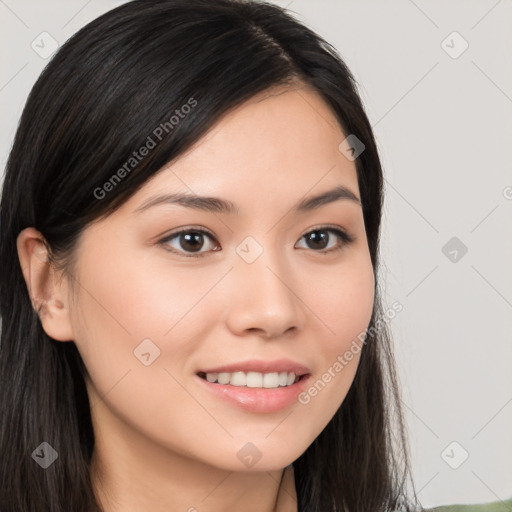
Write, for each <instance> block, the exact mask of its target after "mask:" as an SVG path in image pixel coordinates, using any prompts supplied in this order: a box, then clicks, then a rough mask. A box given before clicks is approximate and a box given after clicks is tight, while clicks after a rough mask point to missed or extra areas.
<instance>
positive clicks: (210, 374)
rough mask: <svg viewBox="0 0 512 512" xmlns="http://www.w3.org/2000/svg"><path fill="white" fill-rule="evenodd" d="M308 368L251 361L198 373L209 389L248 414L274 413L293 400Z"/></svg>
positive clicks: (285, 361)
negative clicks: (248, 412)
mask: <svg viewBox="0 0 512 512" xmlns="http://www.w3.org/2000/svg"><path fill="white" fill-rule="evenodd" d="M310 373H311V372H310V370H309V368H307V367H305V366H304V365H301V364H299V363H296V362H294V361H291V360H289V359H279V360H275V361H263V360H252V361H245V362H240V363H233V364H230V365H224V366H218V367H215V368H210V369H204V370H200V371H198V372H197V375H198V376H199V377H200V378H201V382H202V383H204V384H203V385H205V386H206V387H207V389H208V390H210V391H211V392H213V393H214V394H215V395H216V396H219V397H221V398H223V399H225V400H227V401H228V402H230V403H232V404H234V405H236V406H238V407H240V408H242V409H245V410H248V411H250V412H259V413H264V412H267V413H268V412H275V411H278V410H280V409H283V408H285V407H287V406H289V405H291V404H292V403H294V402H295V401H296V398H297V395H298V394H299V392H300V391H301V390H302V389H303V388H304V386H305V381H306V380H308V378H309V376H310Z"/></svg>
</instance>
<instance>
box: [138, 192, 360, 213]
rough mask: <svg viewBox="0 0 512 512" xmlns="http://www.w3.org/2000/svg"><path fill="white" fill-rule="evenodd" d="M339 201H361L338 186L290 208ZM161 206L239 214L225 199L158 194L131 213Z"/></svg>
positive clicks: (309, 208) (300, 210) (312, 207)
mask: <svg viewBox="0 0 512 512" xmlns="http://www.w3.org/2000/svg"><path fill="white" fill-rule="evenodd" d="M339 200H348V201H351V202H354V203H357V204H358V205H361V200H360V199H359V198H358V197H357V196H356V194H354V192H352V191H351V190H350V189H348V188H347V187H345V186H343V185H339V186H337V187H335V188H333V189H331V190H327V191H326V192H322V193H321V194H317V195H315V196H311V197H308V198H305V199H302V200H301V201H299V202H298V203H297V204H296V205H295V206H294V207H293V208H292V211H293V212H295V213H303V212H308V211H312V210H316V209H318V208H320V207H321V206H324V205H326V204H329V203H332V202H334V201H339ZM162 204H178V205H181V206H184V207H186V208H193V209H195V210H203V211H207V212H214V213H225V214H230V215H235V214H236V215H238V212H239V210H238V207H237V206H236V204H235V203H233V202H231V201H228V200H226V199H221V198H220V197H209V196H197V195H193V194H184V193H175V194H160V195H157V196H153V197H150V198H149V199H147V200H146V201H144V203H143V204H142V205H141V206H139V207H138V208H136V209H135V210H134V211H133V213H138V212H143V211H146V210H148V209H149V208H152V207H153V206H157V205H162Z"/></svg>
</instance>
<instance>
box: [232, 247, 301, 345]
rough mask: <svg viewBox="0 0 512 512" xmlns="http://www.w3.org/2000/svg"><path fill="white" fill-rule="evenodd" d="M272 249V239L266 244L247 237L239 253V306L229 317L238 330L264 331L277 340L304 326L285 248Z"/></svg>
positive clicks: (236, 276) (236, 269)
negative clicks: (280, 335) (282, 334)
mask: <svg viewBox="0 0 512 512" xmlns="http://www.w3.org/2000/svg"><path fill="white" fill-rule="evenodd" d="M270 246H271V237H267V238H266V241H265V242H263V241H261V242H260V241H256V240H255V239H254V238H252V237H247V238H246V239H245V240H244V241H243V242H242V243H241V244H239V246H238V247H237V249H236V251H237V254H238V257H237V258H236V260H235V268H234V269H233V271H234V272H233V279H235V281H236V282H235V286H236V288H237V293H235V294H234V295H235V296H236V301H235V302H236V303H235V304H234V305H232V307H231V309H230V311H231V315H230V316H229V319H230V321H231V323H232V326H234V328H235V330H238V331H241V330H246V329H261V330H263V331H266V332H267V335H272V336H275V335H279V334H281V333H284V332H285V331H287V330H288V329H289V328H290V327H299V326H301V325H302V321H303V308H302V303H301V300H300V299H299V298H298V296H299V293H298V291H297V290H294V282H295V278H294V276H293V274H294V272H293V270H291V267H290V266H289V264H288V263H287V261H286V260H285V259H284V257H285V256H284V250H283V247H270Z"/></svg>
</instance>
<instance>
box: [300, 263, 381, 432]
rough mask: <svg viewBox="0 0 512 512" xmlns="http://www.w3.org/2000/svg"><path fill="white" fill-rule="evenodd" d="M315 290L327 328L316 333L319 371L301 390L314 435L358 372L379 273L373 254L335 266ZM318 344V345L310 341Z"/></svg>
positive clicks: (314, 298)
mask: <svg viewBox="0 0 512 512" xmlns="http://www.w3.org/2000/svg"><path fill="white" fill-rule="evenodd" d="M309 289H310V290H312V289H316V290H317V293H315V294H311V293H310V300H311V301H312V302H311V309H312V310H313V311H315V313H316V314H317V315H318V317H319V318H320V319H321V321H322V324H323V325H324V327H325V328H323V329H321V331H322V332H323V336H321V337H318V338H316V339H315V343H316V346H315V347H314V348H315V351H316V353H317V354H318V355H319V365H318V368H317V372H316V375H314V376H312V377H313V378H312V379H310V383H309V386H308V387H307V388H306V389H305V391H304V392H303V393H302V394H301V395H299V400H298V401H299V404H300V406H301V407H303V408H304V412H305V413H306V411H307V413H306V414H308V416H310V417H315V418H316V419H315V421H314V422H310V423H309V425H308V426H307V428H308V431H309V433H308V435H309V437H310V438H311V439H313V438H315V437H316V436H317V435H318V434H319V433H320V431H321V430H322V429H323V428H324V427H325V425H327V423H328V422H329V421H330V420H331V418H332V417H333V416H334V414H335V413H336V411H337V409H338V408H339V407H340V405H341V404H342V403H343V400H344V399H345V397H346V395H347V393H348V391H349V389H350V387H351V385H352V383H353V380H354V377H355V374H356V371H357V367H358V364H359V360H360V357H361V352H362V350H364V345H363V340H364V334H365V331H366V329H367V327H368V324H369V322H370V319H371V315H372V311H373V301H374V273H373V268H372V265H371V260H370V259H369V257H368V258H366V257H364V256H363V257H361V255H359V256H358V257H357V258H354V259H353V260H352V261H351V262H350V263H349V262H347V264H345V265H344V266H343V267H340V270H339V271H338V272H333V273H332V274H331V276H330V281H329V282H328V283H327V282H324V281H323V280H321V281H320V282H318V280H317V286H316V288H313V287H312V283H311V286H310V287H309ZM311 349H313V347H311Z"/></svg>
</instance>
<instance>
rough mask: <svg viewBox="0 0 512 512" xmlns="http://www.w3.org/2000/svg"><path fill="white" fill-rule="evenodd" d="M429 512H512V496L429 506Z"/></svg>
mask: <svg viewBox="0 0 512 512" xmlns="http://www.w3.org/2000/svg"><path fill="white" fill-rule="evenodd" d="M427 512H512V498H509V499H508V500H504V501H493V502H492V503H482V504H479V505H443V506H441V507H435V508H432V509H430V508H429V509H427Z"/></svg>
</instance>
